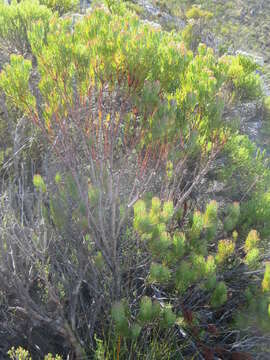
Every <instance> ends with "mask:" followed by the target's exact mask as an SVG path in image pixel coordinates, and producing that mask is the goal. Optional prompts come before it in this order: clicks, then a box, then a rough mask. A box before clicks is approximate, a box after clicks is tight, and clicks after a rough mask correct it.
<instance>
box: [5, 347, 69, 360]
mask: <svg viewBox="0 0 270 360" xmlns="http://www.w3.org/2000/svg"><path fill="white" fill-rule="evenodd" d="M8 356H9V357H10V359H11V360H32V357H31V355H30V353H29V351H28V350H25V349H24V348H22V347H21V346H20V347H18V348H16V349H15V348H14V347H12V348H11V349H10V350H9V351H8ZM44 360H62V357H61V356H60V355H55V356H53V355H52V354H48V355H45V357H44Z"/></svg>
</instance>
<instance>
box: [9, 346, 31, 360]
mask: <svg viewBox="0 0 270 360" xmlns="http://www.w3.org/2000/svg"><path fill="white" fill-rule="evenodd" d="M8 355H9V357H10V359H12V360H31V359H32V358H31V356H30V354H29V351H27V350H25V349H23V348H22V347H18V348H17V349H15V348H14V347H12V348H11V349H10V350H9V351H8Z"/></svg>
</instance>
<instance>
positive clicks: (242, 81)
mask: <svg viewBox="0 0 270 360" xmlns="http://www.w3.org/2000/svg"><path fill="white" fill-rule="evenodd" d="M221 59H222V60H221V61H223V63H224V64H226V65H227V66H228V68H227V70H228V79H229V80H230V81H231V86H232V90H234V91H235V95H236V96H237V97H239V98H240V99H253V98H256V97H259V96H261V95H262V87H261V80H260V77H259V75H256V74H254V71H255V70H256V69H257V68H258V65H257V64H255V63H254V62H253V61H252V59H250V58H248V57H245V56H243V55H238V56H224V57H223V58H221Z"/></svg>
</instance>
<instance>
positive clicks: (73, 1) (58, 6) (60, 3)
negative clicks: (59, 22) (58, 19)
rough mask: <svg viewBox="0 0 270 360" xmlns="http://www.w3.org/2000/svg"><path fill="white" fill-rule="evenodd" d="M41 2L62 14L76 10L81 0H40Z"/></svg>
mask: <svg viewBox="0 0 270 360" xmlns="http://www.w3.org/2000/svg"><path fill="white" fill-rule="evenodd" d="M39 2H40V4H41V5H45V6H47V8H49V9H51V10H52V11H53V12H55V11H57V12H58V14H59V15H60V16H62V15H63V14H65V13H67V12H70V11H74V10H76V9H77V8H78V6H79V0H39Z"/></svg>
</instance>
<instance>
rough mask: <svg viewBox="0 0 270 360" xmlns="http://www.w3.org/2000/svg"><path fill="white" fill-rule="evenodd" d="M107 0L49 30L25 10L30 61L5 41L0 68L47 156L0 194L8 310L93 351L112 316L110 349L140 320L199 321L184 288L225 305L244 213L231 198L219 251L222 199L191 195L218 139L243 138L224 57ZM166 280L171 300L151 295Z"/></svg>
mask: <svg viewBox="0 0 270 360" xmlns="http://www.w3.org/2000/svg"><path fill="white" fill-rule="evenodd" d="M25 4H26V3H25ZM109 5H111V6H110V9H109V10H110V11H107V10H106V9H104V8H97V9H95V10H94V11H93V12H91V14H89V16H87V17H84V18H83V19H82V21H80V22H79V23H77V24H75V25H74V24H73V23H72V21H71V19H68V18H66V19H62V18H58V16H54V17H53V18H52V19H51V21H50V22H49V25H48V28H47V23H46V22H45V25H44V23H43V22H42V21H39V22H37V23H33V24H32V25H31V27H30V28H29V30H28V31H27V40H28V41H29V44H30V47H31V52H32V55H33V58H34V59H35V61H32V62H31V61H29V59H27V58H26V57H23V56H22V55H12V56H11V58H10V64H6V65H5V66H4V68H3V70H2V72H1V74H0V88H1V91H2V92H3V94H4V96H5V99H6V105H7V106H8V107H9V108H12V109H14V108H15V109H17V111H18V112H19V113H20V114H23V115H24V116H25V118H26V119H27V120H28V121H29V123H31V124H32V126H33V128H34V130H35V131H38V132H39V134H40V137H41V138H42V140H43V142H44V143H45V145H46V146H45V147H44V149H43V151H44V158H47V159H49V161H48V162H47V163H46V162H45V161H44V163H43V164H42V165H43V166H42V167H41V171H40V174H36V175H34V176H33V178H32V179H31V181H32V183H28V184H27V185H25V188H21V187H20V188H19V190H20V191H19V195H20V196H19V197H18V201H19V206H18V207H17V209H16V211H14V210H13V209H12V201H11V200H10V198H9V196H10V193H4V194H3V198H2V201H1V203H0V217H1V225H0V226H1V232H0V246H1V252H0V257H1V268H0V274H1V281H2V274H4V275H3V281H2V283H1V287H3V289H4V291H5V292H6V293H9V292H10V291H12V294H13V297H14V298H15V305H14V308H15V315H14V316H15V318H16V320H17V321H18V322H20V321H21V320H20V319H21V317H20V314H23V316H24V317H26V318H27V319H28V320H29V323H30V324H32V325H33V326H34V327H39V328H41V329H43V328H46V329H49V331H47V332H49V335H48V339H43V341H46V344H47V346H48V347H49V346H50V340H51V338H52V337H56V335H57V336H58V337H60V338H61V340H59V346H60V347H62V349H63V353H68V352H71V351H72V352H73V353H74V354H75V356H76V357H78V358H81V357H87V356H91V354H90V353H91V350H89V349H90V348H91V346H92V345H93V341H94V340H93V339H94V334H95V333H97V336H98V338H100V336H101V334H102V332H103V331H104V332H105V333H106V334H107V331H108V329H109V327H110V320H111V319H112V320H113V321H114V323H115V330H116V331H115V336H112V340H111V341H112V342H114V349H115V351H116V354H115V355H116V358H117V356H118V357H119V356H120V352H121V351H123V352H124V350H122V347H121V344H122V341H123V338H124V340H125V346H126V347H127V348H128V347H129V346H131V345H130V344H131V343H132V341H135V340H136V339H139V337H140V335H141V334H143V335H145V336H146V338H147V341H146V342H145V343H147V342H148V344H149V343H151V337H152V338H153V334H154V333H155V332H156V331H160V332H164V333H166V332H167V334H168V331H169V328H171V327H174V326H177V324H176V319H177V316H178V315H179V313H180V316H182V315H183V317H184V320H185V326H186V327H187V328H188V327H189V326H195V325H196V321H197V322H199V321H200V314H199V312H198V315H197V314H193V311H191V314H190V312H189V308H187V303H186V302H185V299H186V298H189V295H190V294H191V292H192V291H193V290H194V291H195V292H196V293H197V294H199V295H201V296H199V297H200V299H201V303H203V306H205V305H207V306H209V307H220V306H221V305H224V302H226V300H229V296H228V294H227V281H226V279H223V270H224V267H226V265H227V263H226V261H225V260H226V259H228V257H229V256H231V257H233V256H234V254H233V250H234V241H233V240H232V239H231V238H230V234H229V233H230V231H232V230H233V229H234V228H235V227H236V226H238V223H237V220H238V217H239V207H238V205H237V204H234V205H232V206H231V207H229V210H228V211H227V218H226V222H225V223H226V229H227V232H228V234H227V235H228V239H227V240H228V241H227V242H226V243H224V242H220V244H219V245H218V251H217V252H216V251H215V246H216V245H217V243H218V241H217V239H219V238H220V237H219V236H220V234H219V231H220V230H219V222H220V221H219V214H218V204H217V202H216V201H212V202H210V203H209V204H208V205H207V206H206V208H205V211H204V212H202V211H199V210H198V209H195V211H194V209H190V208H189V205H188V204H189V202H188V199H189V197H190V195H191V194H192V193H193V191H194V190H195V189H196V188H198V187H200V184H201V181H202V180H203V179H204V178H205V177H206V175H207V174H208V172H209V170H210V169H211V167H213V166H214V164H215V160H216V159H217V156H218V155H219V154H221V153H222V152H223V150H224V149H225V147H226V150H227V151H228V153H229V154H230V155H229V156H231V158H232V159H233V160H235V159H234V156H236V155H235V153H236V152H237V150H238V148H237V144H239V142H240V140H239V137H238V135H235V136H234V135H232V132H231V130H230V128H229V126H227V124H224V123H223V121H222V114H223V108H224V103H225V102H226V101H227V98H226V96H223V95H224V93H223V91H222V90H223V88H224V87H226V86H227V87H228V86H229V85H230V84H231V73H230V72H229V69H230V65H228V64H226V62H224V61H223V60H224V59H221V60H220V59H217V58H216V57H215V55H214V53H213V51H212V50H211V49H208V48H207V47H206V46H204V45H200V46H199V47H198V49H197V52H196V54H193V53H192V52H191V51H188V50H187V49H186V47H185V45H184V43H183V42H182V40H181V36H180V35H179V34H175V33H167V32H163V31H160V30H158V31H157V30H155V29H153V28H152V27H151V26H150V25H149V24H144V23H142V22H141V21H140V19H139V18H138V17H137V16H136V15H135V14H134V13H131V12H129V11H128V10H126V8H125V6H124V4H122V3H117V4H113V2H110V4H109ZM14 6H15V5H14ZM16 6H19V4H16ZM44 8H45V7H44ZM116 9H118V10H119V11H116ZM47 11H48V10H47ZM229 100H230V99H229ZM241 139H242V140H243V142H244V141H245V139H243V138H241ZM229 145H230V146H229ZM253 149H254V148H253V147H252V146H251V145H250V144H248V146H247V147H244V146H243V149H242V148H241V149H240V150H241V152H240V155H239V156H238V157H236V160H235V163H236V164H235V163H234V165H235V167H233V166H232V172H233V171H240V170H243V168H242V167H243V166H244V165H246V164H248V166H249V167H250V170H251V172H250V174H252V175H253V174H254V173H255V172H256V170H258V169H260V171H262V172H263V170H262V169H263V163H262V162H259V163H258V164H257V165H256V168H255V167H253V168H252V166H251V162H252V157H251V156H250V153H251V152H252V151H253ZM229 156H228V157H229ZM242 160H243V161H242ZM239 169H240V170H239ZM252 171H253V172H252ZM36 172H37V171H36ZM246 181H247V182H250V181H251V182H253V181H254V177H253V178H249V177H248V176H246ZM19 184H25V183H24V181H21V182H19ZM20 186H22V185H20ZM27 187H29V188H30V189H31V194H30V196H26V191H25V189H26V188H27ZM26 207H27V209H29V211H27V212H26V211H25V210H24V209H25V208H26ZM18 209H19V211H18ZM133 209H134V216H133V213H132V210H133ZM18 212H19V216H18V215H17V213H18ZM133 217H134V219H133ZM176 218H177V219H176ZM132 220H133V228H131V224H132ZM177 222H178V223H177ZM176 227H177V229H175V228H176ZM249 229H250V228H248V230H249ZM222 231H224V229H222ZM233 236H234V238H235V235H233ZM140 240H141V241H140ZM219 260H220V261H219ZM234 260H235V261H236V262H237V260H236V259H235V258H234ZM242 261H243V259H241V258H239V260H238V264H239V263H241V262H242ZM220 263H222V267H221V266H220ZM234 271H235V273H237V272H236V270H234ZM235 273H234V274H235ZM6 274H8V275H6ZM241 275H242V274H241V272H240V274H239V276H241ZM162 289H164V290H165V291H167V292H168V293H169V294H170V296H171V294H175V293H177V299H178V300H179V301H178V302H177V301H174V300H172V301H163V303H162V302H161V300H160V299H161V296H160V292H161V291H163V290H162ZM147 292H150V294H148V293H147ZM211 292H212V293H213V296H212V298H211V295H210V293H211ZM146 295H147V296H146ZM154 295H155V299H154ZM195 298H198V296H195ZM172 299H173V297H172ZM18 303H19V304H21V306H18V305H17V304H18ZM113 303H114V304H115V305H114V306H112V304H113ZM189 306H190V307H191V306H192V304H190V305H189V304H188V307H189ZM198 307H200V308H201V305H198ZM195 308H196V306H195ZM194 312H195V311H194ZM193 315H194V316H193ZM195 315H196V316H195ZM101 324H104V326H101ZM192 329H194V328H192ZM148 330H149V331H148ZM108 342H109V341H108ZM109 343H110V342H109ZM62 344H65V348H64V345H62ZM104 344H106V339H105V341H104ZM49 350H50V349H49V348H48V351H49ZM139 351H140V350H138V352H139Z"/></svg>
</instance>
